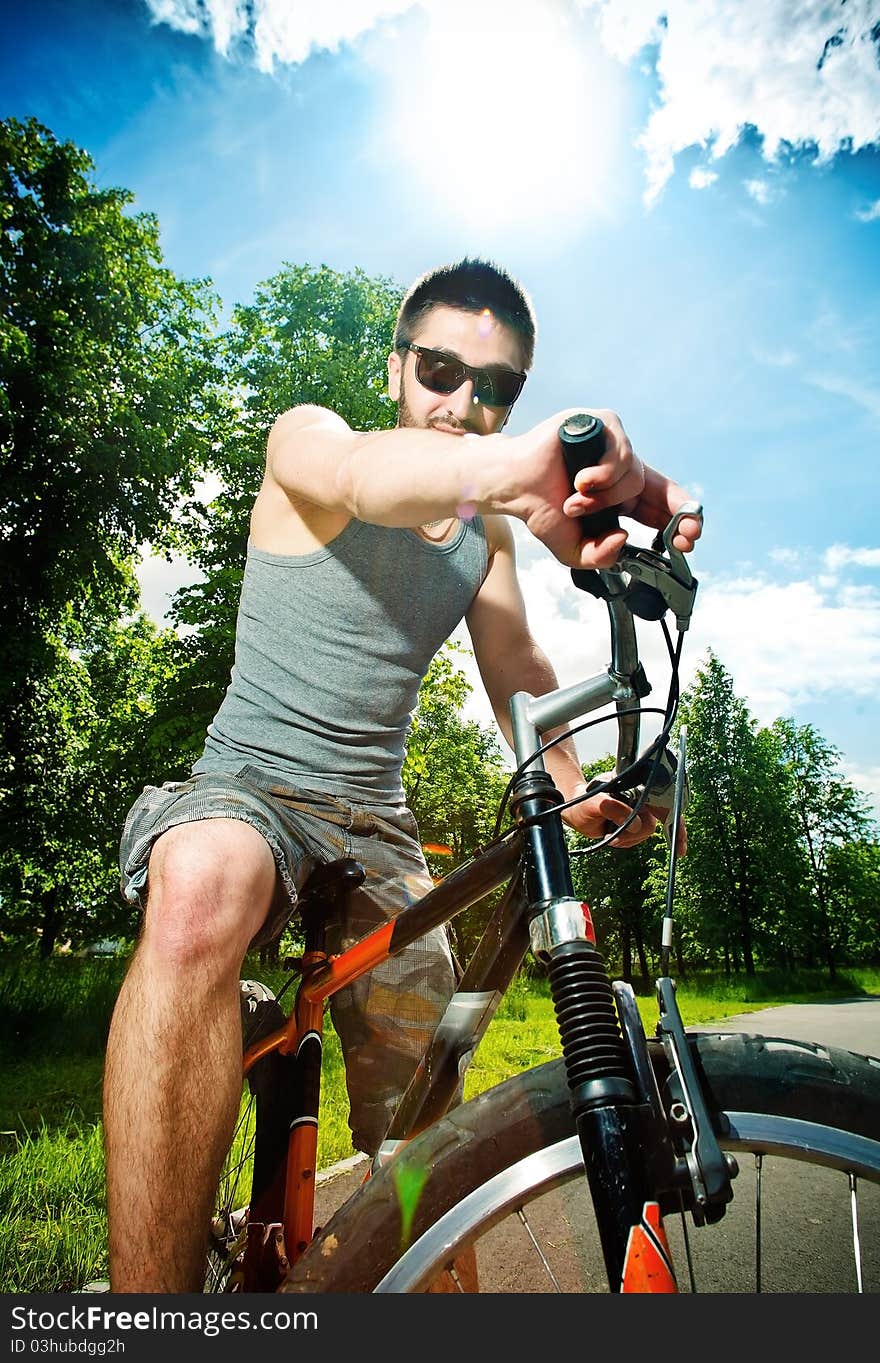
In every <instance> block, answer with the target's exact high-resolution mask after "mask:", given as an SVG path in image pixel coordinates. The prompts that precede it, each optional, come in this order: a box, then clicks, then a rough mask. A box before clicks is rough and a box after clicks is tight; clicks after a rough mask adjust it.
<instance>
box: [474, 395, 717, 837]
mask: <svg viewBox="0 0 880 1363" xmlns="http://www.w3.org/2000/svg"><path fill="white" fill-rule="evenodd" d="M559 440H560V444H561V446H562V453H563V458H564V460H565V464H566V468H567V470H568V473H569V476H570V478H571V480H572V485H573V486H574V477H575V476H576V474H577V473H578V472H579V471H580V470H581V469H583V468H587V467H590V466H593V465H595V464H596V463H598V461H599V459H600V458H601V457H602V453H603V451H604V448H605V428H604V425H603V423H602V421H601V420H600V419H599V418H598V417H596V416H593V415H592V414H591V413H587V412H583V413H578V414H576V415H574V416H571V417H568V418H567V419H566V420H565V421H564V422H563V423H562V425H561V426H560V428H559ZM684 516H702V507H701V505H700V504H699V503H698V502H687V503H685V505H684V506H682V507H680V508H679V510H678V512H676V514H675V515H674V516H673V517H672V518H671V520H670V522H669V524H668V525H667V526H666V527H665V529H664V530H662V531H660V532H659V533H658V534H657V536H656V537H655V539H654V542H653V544H652V545H651V547H650V549H647V548H638V547H632V546H630V545H625V546H624V547H623V549H622V550H621V551H620V554H619V555H618V558H617V561H616V563H614V564H613V565H612V566H611V567H610V568H602V569H577V568H574V569H572V570H571V577H572V581H573V582H574V584H575V586H576V587H578V588H579V589H580V590H582V591H588V592H589V593H590V594H591V595H593V596H596V597H597V598H599V599H600V600H602V601H604V602H605V605H606V607H607V610H608V617H609V626H610V633H611V661H610V663H609V664H608V667H607V669H606V671H605V672H604V673H599V674H598V675H597V676H595V677H591V678H589V679H587V680H585V681H582V682H577V683H575V684H574V685H573V686H569V687H564V688H561V689H559V690H557V691H552V692H550V693H549V694H547V695H544V696H531V695H529V694H528V693H526V692H517V694H516V695H514V696H513V697H512V698H511V701H510V713H511V722H512V728H513V739H514V751H515V754H516V758H517V764H518V768H517V770H518V771H523V770H525V769H530V770H532V771H535V770H541V769H543V760H542V756H541V754H542V753H543V751H544V749H545V747H546V746H547V745H543V746H542V745H541V742H540V735H542V734H544V733H546V732H547V731H548V730H550V729H553V728H556V727H558V726H560V725H563V724H568V723H570V722H571V721H572V720H575V719H578V718H580V717H581V716H583V715H585V714H587V713H588V712H590V711H592V710H595V709H598V708H600V707H602V706H604V705H607V704H609V703H610V702H613V703H614V705H615V707H616V711H617V729H618V738H617V753H616V760H615V771H614V773H609V774H608V776H607V777H606V778H600V779H599V780H598V781H597V782H593V783H591V793H592V790H593V789H594V788H596V786H600V787H601V788H602V789H606V790H612V792H613V793H614V794H615V795H618V796H621V797H623V798H627V799H629V800H630V801H631V802H633V803H636V802H638V804H639V805H641V803H642V802H644V801H645V800H646V799H647V798H648V796H649V795H650V802H651V803H652V804H654V805H660V806H661V808H663V809H666V807H667V805H668V812H667V816H666V819H665V820H664V831H665V832H666V836H667V839H671V841H672V845H673V847H674V844H675V827H676V823H675V822H673V819H674V805H675V803H676V800H675V794H676V789H677V788H678V803H679V805H680V803H681V783H680V782H679V783H678V786H677V783H676V772H677V762H676V758H675V756H674V755H673V754H672V752H671V750H670V749H669V748H668V747H667V746H666V743H665V740H666V738H667V737H668V735H669V730H670V728H671V725H672V720H673V718H674V714H675V708H676V705H677V700H678V676H677V673H678V658H679V654H680V650H681V643H682V635H683V632H684V631H685V630H686V629H687V628H688V625H689V624H690V618H691V614H692V611H693V605H694V599H695V597H696V592H697V587H698V583H697V580H696V578H695V577H694V576H693V574H692V573H691V571H690V568H689V566H688V563H687V561H686V559H685V556H684V555H683V554H682V553H681V552H680V551H679V550H677V549H676V548H675V546H674V545H673V538H674V536H675V533H676V530H677V528H678V524H679V522H680V520H681V519H682V517H684ZM581 522H582V525H583V527H584V532H585V535H587V536H588V537H593V536H596V535H598V534H600V533H603V532H604V531H607V530H609V529H615V528H617V527H618V526H619V520H618V510H617V508H615V507H608V508H605V509H603V510H602V511H599V512H594V513H591V514H590V515H588V516H583V517H581ZM667 611H671V612H672V614H673V615H674V616H675V622H676V627H677V629H678V632H679V642H678V647H677V649H673V646H672V643H671V640H670V638H669V631H668V629H667V627H666V625H665V622H664V621H663V617H664V616H665V615H666V613H667ZM634 617H638V618H640V619H644V620H649V621H659V622H660V623H661V627H662V629H663V631H664V635H665V636H666V639H667V645H668V647H669V651H670V659H671V663H672V668H673V676H672V681H671V683H670V693H669V699H668V701H667V705H666V708H665V710H663V711H658V713H661V714H663V715H664V725H663V729H662V731H661V736H660V739H659V740H655V741H654V743H652V744H651V745H650V746H649V748H648V749H647V751H646V752H645V753H644V754H641V756H640V753H639V739H640V719H641V714H642V712H643V709H642V705H641V702H642V700H643V699H644V697H645V696H647V695H649V694H650V691H651V686H650V683H649V682H648V678H647V676H646V675H645V671H644V668H643V667H642V664H641V662H640V660H639V651H638V638H637V634H636V627H635V618H634ZM592 722H593V723H595V722H597V721H592ZM582 727H583V726H582ZM617 778H620V780H619V781H618V780H617ZM499 817H500V816H499ZM615 831H617V830H615ZM608 840H610V836H609V839H608ZM604 842H605V839H603V840H602V843H601V844H599V845H604Z"/></svg>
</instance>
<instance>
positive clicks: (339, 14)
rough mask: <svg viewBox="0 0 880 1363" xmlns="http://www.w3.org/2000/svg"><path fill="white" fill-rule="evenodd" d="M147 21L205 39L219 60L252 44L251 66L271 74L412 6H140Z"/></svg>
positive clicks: (401, 1)
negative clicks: (237, 45)
mask: <svg viewBox="0 0 880 1363" xmlns="http://www.w3.org/2000/svg"><path fill="white" fill-rule="evenodd" d="M146 2H147V5H148V7H149V9H150V13H151V15H152V17H153V20H154V21H155V22H156V23H165V24H169V25H170V26H171V27H172V28H176V29H178V30H179V31H180V32H182V33H192V34H200V35H201V36H202V37H205V38H210V39H211V40H212V41H213V44H214V47H215V48H216V49H217V51H218V52H219V53H220V54H221V55H222V56H224V57H227V56H229V55H230V51H231V49H232V48H233V47H234V45H235V43H236V42H238V41H240V40H241V39H244V38H247V39H249V40H250V42H251V43H252V44H253V51H254V56H255V61H256V65H257V66H258V67H259V69H260V70H261V71H267V72H268V71H272V70H273V68H274V65H275V63H276V62H280V63H282V64H295V63H298V62H304V61H305V60H306V58H307V57H308V56H309V55H310V54H311V53H312V52H315V51H322V50H323V51H330V52H335V51H336V50H337V49H338V48H339V47H340V45H341V44H342V43H346V42H352V41H354V39H356V38H359V37H360V36H361V35H362V34H364V33H366V32H368V31H369V30H370V29H371V28H373V27H374V26H375V25H376V24H377V23H379V22H380V20H382V19H388V18H393V17H394V16H395V15H398V14H403V13H404V12H405V11H407V10H409V9H412V8H413V3H414V0H323V3H322V4H319V5H304V4H292V3H291V0H146Z"/></svg>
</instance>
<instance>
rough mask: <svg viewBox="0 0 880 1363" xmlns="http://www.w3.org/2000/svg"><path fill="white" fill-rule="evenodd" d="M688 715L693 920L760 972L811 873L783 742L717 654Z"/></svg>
mask: <svg viewBox="0 0 880 1363" xmlns="http://www.w3.org/2000/svg"><path fill="white" fill-rule="evenodd" d="M679 722H680V723H683V724H686V725H687V734H688V739H687V750H688V771H689V784H690V802H689V806H688V814H687V822H688V829H689V848H688V855H687V857H686V858H685V859H684V861H683V862H682V863H681V872H680V881H679V883H680V889H681V898H682V903H683V906H684V913H683V919H684V923H685V926H686V928H687V930H688V931H689V933H690V934H691V936H692V938H693V939H696V940H697V941H698V942H699V943H700V944H701V946H702V949H703V950H704V951H705V952H706V953H707V955H709V957H710V959H711V958H713V957H714V958H715V959H717V958H718V957H719V956H720V958H721V959H722V960H723V962H724V965H725V969H727V970H731V969H733V970H738V969H739V968H740V967H742V968H743V969H744V970H745V971H746V973H747V974H750V975H751V974H754V972H755V966H756V959H757V956H758V954H759V953H760V952H761V951H762V950H763V951H764V952H765V953H766V951H767V950H768V948H770V947H771V946H772V943H773V941H774V938H775V933H776V930H777V928H778V927H779V925H780V922H781V920H782V919H783V917H784V915H785V914H786V913H787V912H790V910H791V906H792V903H793V899H792V886H797V885H799V884H800V882H801V875H802V863H801V857H800V853H799V849H798V847H797V841H796V838H795V836H794V832H793V822H792V817H791V809H790V802H789V793H788V788H787V783H786V782H785V781H784V780H781V779H780V767H779V762H778V749H777V744H776V742H775V740H774V737H773V735H772V734H771V733H770V732H769V731H767V730H759V729H758V726H757V723H756V721H755V719H754V717H753V716H752V715H751V714H750V712H749V710H748V707H747V705H746V704H745V702H744V701H743V700H741V699H740V698H739V697H738V696H737V695H736V694H735V692H734V687H733V679H732V677H731V676H730V673H729V672H727V670H726V669H725V667H724V666H723V664H722V663H721V662H720V661H719V660H718V658H717V657H716V656H715V654H714V653H710V654H709V657H708V660H707V662H706V663H705V665H704V666H703V667H702V668H700V669H699V670H698V672H697V676H696V680H695V682H694V684H693V686H692V687H691V688H690V689H689V691H688V692H687V693H686V694H685V696H683V697H682V703H681V708H680V712H679Z"/></svg>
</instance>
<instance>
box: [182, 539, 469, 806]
mask: <svg viewBox="0 0 880 1363" xmlns="http://www.w3.org/2000/svg"><path fill="white" fill-rule="evenodd" d="M487 565H488V553H487V547H486V533H485V527H484V525H483V522H482V520H481V519H480V517H476V518H475V519H474V520H473V521H470V522H467V521H462V522H460V523H459V529H458V533H457V534H456V535H455V536H454V538H453V539H451V540H449V541H448V542H447V543H445V544H429V543H427V542H426V541H425V540H424V539H422V538H421V536H420V535H418V534H416V533H415V531H413V530H397V529H391V528H389V527H386V526H380V525H370V524H368V523H367V522H365V521H358V520H351V521H349V523H348V525H347V526H346V527H345V529H344V530H343V531H342V532H341V534H339V535H337V537H336V538H335V539H334V540H332V541H331V543H330V544H328V545H327V546H326V547H324V548H322V549H318V550H315V552H313V553H310V554H298V555H288V554H267V553H264V552H263V551H262V550H260V549H255V548H254V547H253V546H252V545H249V546H248V553H247V563H246V565H245V572H244V582H243V584H242V591H241V602H240V604H239V610H238V622H237V625H236V636H235V663H234V665H233V668H232V678H231V681H230V684H229V688H228V690H227V692H226V696H225V698H224V700H223V702H222V704H221V706H220V709H219V710H218V711H217V714H216V715H215V717H214V720H213V722H212V723H211V724H210V726H209V727H208V734H207V739H206V742H205V749H204V752H203V753H202V756H201V757H200V758H199V760H198V761H197V762H196V763H195V765H194V766H193V771H194V772H203V771H240V770H241V769H242V768H243V767H244V766H246V765H248V764H254V765H257V766H260V767H263V768H266V769H268V770H269V771H272V772H277V773H278V775H279V778H280V779H282V780H288V781H290V782H291V783H292V784H294V785H296V786H305V787H306V788H309V789H314V790H323V791H326V792H328V793H329V794H334V795H348V796H349V797H350V798H352V799H354V800H362V801H364V802H366V803H374V804H389V803H393V804H399V803H400V802H401V800H402V799H403V787H402V785H401V780H400V770H401V767H402V765H403V759H404V755H405V747H406V740H407V735H408V733H409V729H410V723H411V719H412V712H413V710H414V709H415V706H416V703H417V700H418V690H419V685H420V683H421V681H422V678H423V677H424V675H425V673H426V671H427V670H428V666H429V664H430V662H431V659H432V658H433V657H434V655H435V653H436V652H437V650H438V649H439V648H440V647H441V645H442V644H443V643H444V641H445V640H446V639H448V637H449V635H450V634H451V633H452V632H453V630H454V629H455V628H456V627H457V625H458V624H459V623H460V622H461V620H462V619H463V617H464V614H465V612H466V611H467V609H468V607H469V606H470V604H471V602H472V601H473V599H474V596H475V595H476V593H477V590H478V589H479V587H480V585H481V583H482V581H483V579H484V577H485V576H486V570H487Z"/></svg>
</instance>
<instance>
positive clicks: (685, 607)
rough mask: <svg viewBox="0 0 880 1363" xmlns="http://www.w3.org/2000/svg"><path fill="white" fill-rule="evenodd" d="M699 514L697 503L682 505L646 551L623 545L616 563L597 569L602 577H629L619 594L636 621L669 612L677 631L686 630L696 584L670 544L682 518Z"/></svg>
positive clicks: (657, 616) (680, 556)
mask: <svg viewBox="0 0 880 1363" xmlns="http://www.w3.org/2000/svg"><path fill="white" fill-rule="evenodd" d="M702 515H703V508H702V505H701V504H700V502H685V504H684V505H683V506H682V507H680V508H679V510H678V511H677V512H676V513H675V515H674V516H673V517H672V519H671V520H670V522H669V524H668V525H667V526H666V529H665V530H663V531H662V532H661V533H660V534H658V535H657V537H656V538H655V540H654V543H653V545H652V546H651V548H650V549H644V548H636V547H633V546H631V545H628V544H625V545H624V547H623V548H622V549H621V551H620V554H619V555H618V558H617V562H616V563H614V564H612V566H611V567H610V568H603V569H602V570H601V572H602V574H603V575H604V574H608V575H609V576H613V577H617V578H623V577H624V575H626V576H627V577H628V578H629V582H627V583H625V585H624V588H623V592H622V595H623V597H624V599H625V600H626V603H627V605H628V606H629V608H630V610H631V611H632V612H633V614H634V615H637V616H639V617H640V619H644V620H659V619H660V618H661V616H663V615H665V614H666V611H667V610H671V611H672V613H673V615H674V616H675V623H676V625H677V627H678V629H679V630H686V629H687V627H688V625H689V624H690V619H691V615H692V613H693V609H694V599H695V597H696V595H697V587H698V585H699V583H698V582H697V579H696V578H695V577H694V575H693V573H692V572H691V570H690V568H689V567H688V563H687V559H686V558H685V556H684V554H683V553H682V552H681V550H680V549H676V548H675V546H674V544H673V542H672V541H673V539H674V538H675V535H676V532H677V531H678V527H679V524H680V522H681V521H682V519H683V518H684V517H685V516H694V517H700V518H702Z"/></svg>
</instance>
